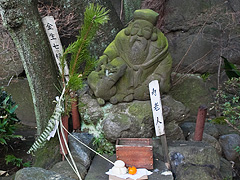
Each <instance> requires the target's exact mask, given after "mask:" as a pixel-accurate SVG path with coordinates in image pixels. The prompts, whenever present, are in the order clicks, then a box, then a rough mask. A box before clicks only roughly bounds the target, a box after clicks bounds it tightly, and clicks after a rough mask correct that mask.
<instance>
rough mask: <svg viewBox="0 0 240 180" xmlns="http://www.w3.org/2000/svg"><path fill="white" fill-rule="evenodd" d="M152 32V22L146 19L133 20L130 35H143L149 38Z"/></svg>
mask: <svg viewBox="0 0 240 180" xmlns="http://www.w3.org/2000/svg"><path fill="white" fill-rule="evenodd" d="M152 33H153V24H152V23H150V22H148V21H146V20H135V21H134V23H133V25H132V29H131V35H132V36H134V35H137V36H139V37H144V38H145V39H147V40H149V39H150V38H151V36H152Z"/></svg>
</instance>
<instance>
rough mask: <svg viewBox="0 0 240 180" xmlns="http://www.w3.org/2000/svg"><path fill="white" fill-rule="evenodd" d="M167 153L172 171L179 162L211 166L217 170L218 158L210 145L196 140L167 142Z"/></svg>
mask: <svg viewBox="0 0 240 180" xmlns="http://www.w3.org/2000/svg"><path fill="white" fill-rule="evenodd" d="M169 155H170V159H171V164H172V167H173V171H174V172H176V169H177V168H178V166H179V165H181V164H191V165H195V166H213V167H215V168H216V169H218V170H219V168H220V159H219V155H218V154H217V151H216V149H214V148H213V147H212V146H211V145H208V144H206V143H203V142H197V141H173V142H170V143H169Z"/></svg>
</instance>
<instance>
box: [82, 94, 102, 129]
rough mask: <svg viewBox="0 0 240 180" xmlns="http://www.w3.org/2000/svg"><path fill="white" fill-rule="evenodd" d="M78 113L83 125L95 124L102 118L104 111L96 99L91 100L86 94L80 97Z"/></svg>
mask: <svg viewBox="0 0 240 180" xmlns="http://www.w3.org/2000/svg"><path fill="white" fill-rule="evenodd" d="M79 102H81V104H82V105H81V106H79V112H80V113H81V116H82V120H83V121H84V123H85V124H97V123H98V121H99V120H100V119H102V118H103V116H104V114H103V113H104V111H103V109H102V108H101V107H100V105H99V104H98V102H97V100H96V99H93V98H91V96H89V95H88V94H84V95H82V96H80V99H79Z"/></svg>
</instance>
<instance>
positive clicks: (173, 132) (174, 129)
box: [165, 121, 185, 140]
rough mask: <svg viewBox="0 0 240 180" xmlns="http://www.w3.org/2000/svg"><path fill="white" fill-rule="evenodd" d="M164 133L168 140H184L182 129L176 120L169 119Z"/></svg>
mask: <svg viewBox="0 0 240 180" xmlns="http://www.w3.org/2000/svg"><path fill="white" fill-rule="evenodd" d="M165 133H166V135H167V139H168V140H185V137H184V135H183V131H182V129H181V128H180V127H179V126H178V123H177V122H176V121H171V122H169V123H167V124H166V125H165Z"/></svg>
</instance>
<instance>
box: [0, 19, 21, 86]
mask: <svg viewBox="0 0 240 180" xmlns="http://www.w3.org/2000/svg"><path fill="white" fill-rule="evenodd" d="M0 39H1V41H0V52H1V53H0V62H1V66H0V86H3V85H4V86H6V85H7V84H8V82H9V80H10V79H11V77H12V76H18V75H19V74H20V73H22V72H23V65H22V62H21V59H20V57H19V55H18V52H17V50H16V49H15V47H14V43H13V41H12V38H11V37H10V35H9V34H8V33H7V31H6V30H5V29H4V28H3V26H2V21H1V23H0Z"/></svg>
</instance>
